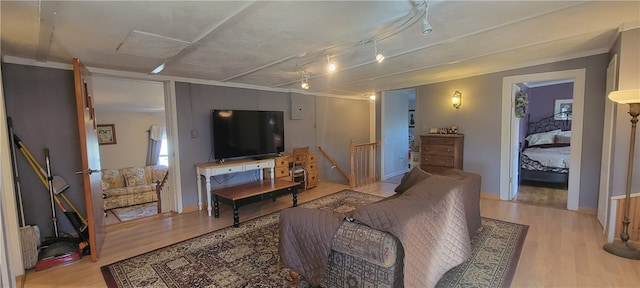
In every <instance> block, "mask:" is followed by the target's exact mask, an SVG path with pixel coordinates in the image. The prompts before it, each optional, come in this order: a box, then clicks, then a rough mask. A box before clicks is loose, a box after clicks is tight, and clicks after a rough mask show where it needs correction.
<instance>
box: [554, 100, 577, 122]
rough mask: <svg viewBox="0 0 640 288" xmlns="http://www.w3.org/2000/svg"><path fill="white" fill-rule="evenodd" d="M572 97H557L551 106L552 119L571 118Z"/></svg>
mask: <svg viewBox="0 0 640 288" xmlns="http://www.w3.org/2000/svg"><path fill="white" fill-rule="evenodd" d="M572 111H573V99H557V100H556V101H555V105H554V108H553V115H554V116H553V119H555V120H571V118H572V117H571V115H572V114H573V113H572Z"/></svg>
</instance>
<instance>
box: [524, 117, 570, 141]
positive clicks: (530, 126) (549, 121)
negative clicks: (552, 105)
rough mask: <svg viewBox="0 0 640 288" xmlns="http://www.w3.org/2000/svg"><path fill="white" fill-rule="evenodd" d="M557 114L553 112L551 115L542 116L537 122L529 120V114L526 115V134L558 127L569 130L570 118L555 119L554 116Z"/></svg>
mask: <svg viewBox="0 0 640 288" xmlns="http://www.w3.org/2000/svg"><path fill="white" fill-rule="evenodd" d="M558 114H560V113H558ZM558 114H553V115H551V116H548V117H544V118H542V119H540V120H538V121H537V122H530V120H529V117H531V115H530V114H529V115H527V134H526V135H527V136H529V135H531V134H534V133H542V132H548V131H552V130H557V129H560V130H562V131H570V130H571V120H556V116H557V115H558ZM564 115H566V114H564ZM565 117H566V116H565Z"/></svg>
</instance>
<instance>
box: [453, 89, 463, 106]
mask: <svg viewBox="0 0 640 288" xmlns="http://www.w3.org/2000/svg"><path fill="white" fill-rule="evenodd" d="M451 103H453V108H456V109H460V105H462V93H460V91H456V92H455V93H453V97H451Z"/></svg>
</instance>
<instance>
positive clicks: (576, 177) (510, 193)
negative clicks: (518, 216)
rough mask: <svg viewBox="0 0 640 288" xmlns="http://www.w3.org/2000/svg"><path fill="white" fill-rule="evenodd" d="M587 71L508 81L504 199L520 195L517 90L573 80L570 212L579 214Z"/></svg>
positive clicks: (503, 143)
mask: <svg viewBox="0 0 640 288" xmlns="http://www.w3.org/2000/svg"><path fill="white" fill-rule="evenodd" d="M585 74H586V71H585V69H575V70H566V71H557V72H547V73H538V74H527V75H517V76H510V77H505V78H504V79H503V87H502V121H501V122H502V124H501V156H500V199H501V200H513V199H514V198H515V196H516V194H517V192H518V185H517V184H518V176H519V175H518V164H519V161H518V158H519V151H518V148H519V142H520V129H519V121H515V119H516V118H515V113H514V112H513V107H514V102H515V101H514V100H515V99H514V98H515V91H514V88H513V87H514V86H516V84H517V83H521V82H537V81H550V80H554V79H571V80H573V82H574V86H573V103H572V106H573V107H572V132H571V133H572V136H571V140H570V155H571V156H572V157H571V159H570V165H569V167H570V169H569V173H568V177H569V180H568V196H567V209H569V210H578V206H579V199H580V168H581V167H580V159H581V155H582V141H581V139H582V129H583V127H582V126H583V119H582V117H583V110H584V89H585Z"/></svg>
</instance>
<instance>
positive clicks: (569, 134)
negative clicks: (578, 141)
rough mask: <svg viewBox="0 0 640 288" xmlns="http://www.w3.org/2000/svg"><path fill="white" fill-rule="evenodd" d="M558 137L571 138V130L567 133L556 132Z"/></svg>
mask: <svg viewBox="0 0 640 288" xmlns="http://www.w3.org/2000/svg"><path fill="white" fill-rule="evenodd" d="M558 135H560V136H564V137H571V130H569V131H560V132H558Z"/></svg>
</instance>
